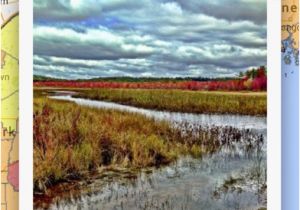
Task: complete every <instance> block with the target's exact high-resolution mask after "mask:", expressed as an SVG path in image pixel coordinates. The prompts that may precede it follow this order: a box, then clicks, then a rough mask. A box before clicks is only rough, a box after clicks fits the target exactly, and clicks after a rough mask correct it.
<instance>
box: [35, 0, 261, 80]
mask: <svg viewBox="0 0 300 210" xmlns="http://www.w3.org/2000/svg"><path fill="white" fill-rule="evenodd" d="M265 64H266V0H209V1H206V0H34V73H35V74H37V75H45V76H52V77H57V78H70V79H71V78H72V79H74V78H92V77H110V76H113V77H114V76H137V77H177V76H179V77H181V76H182V77H185V76H190V77H199V76H202V77H224V76H234V75H237V74H238V72H240V71H245V70H247V69H248V68H250V67H254V66H260V65H265Z"/></svg>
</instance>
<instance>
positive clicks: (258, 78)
mask: <svg viewBox="0 0 300 210" xmlns="http://www.w3.org/2000/svg"><path fill="white" fill-rule="evenodd" d="M34 86H36V87H63V88H123V89H127V88H128V89H182V90H207V91H213V90H224V91H242V90H250V91H265V90H266V89H267V76H266V70H265V68H264V67H260V68H258V69H253V70H250V71H247V72H246V73H244V74H242V75H240V77H239V78H237V79H231V80H211V81H193V80H189V81H163V82H160V81H154V82H111V81H70V80H69V81H36V82H34Z"/></svg>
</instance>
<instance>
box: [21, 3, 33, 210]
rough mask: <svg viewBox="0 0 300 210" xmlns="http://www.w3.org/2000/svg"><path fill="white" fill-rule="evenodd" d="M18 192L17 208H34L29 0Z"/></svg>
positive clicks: (24, 14)
mask: <svg viewBox="0 0 300 210" xmlns="http://www.w3.org/2000/svg"><path fill="white" fill-rule="evenodd" d="M19 5H20V13H19V17H20V42H19V43H20V44H19V53H20V54H19V62H20V68H19V72H20V73H19V74H20V91H19V94H20V96H19V101H20V108H19V110H20V113H19V115H20V141H19V142H20V143H19V144H20V145H19V148H20V155H19V158H20V188H19V189H20V191H19V201H20V202H19V205H20V206H19V209H20V210H23V209H26V210H31V209H33V160H32V159H33V144H32V142H33V141H32V140H33V138H32V131H33V127H32V121H33V120H32V116H33V109H32V107H33V100H32V99H33V96H32V94H33V92H32V91H33V89H32V86H33V84H32V79H33V73H32V72H33V70H32V69H33V68H32V62H33V47H32V40H33V38H32V37H33V36H32V30H33V22H32V20H33V4H32V1H27V0H24V1H23V0H20V2H19Z"/></svg>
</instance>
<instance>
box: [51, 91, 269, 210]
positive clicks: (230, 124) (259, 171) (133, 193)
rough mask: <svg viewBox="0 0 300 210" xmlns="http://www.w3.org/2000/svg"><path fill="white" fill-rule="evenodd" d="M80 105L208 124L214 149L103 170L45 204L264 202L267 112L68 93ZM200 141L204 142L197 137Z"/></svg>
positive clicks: (237, 205)
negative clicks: (146, 165) (218, 111)
mask: <svg viewBox="0 0 300 210" xmlns="http://www.w3.org/2000/svg"><path fill="white" fill-rule="evenodd" d="M51 98H53V99H59V100H68V101H73V102H75V103H77V104H79V105H82V106H92V107H98V108H107V109H117V110H121V111H128V112H134V113H140V114H144V115H146V116H149V117H153V118H155V119H157V120H168V121H170V122H172V123H173V125H174V126H178V127H180V128H181V129H182V133H183V135H184V134H185V132H184V131H185V130H191V129H192V130H193V135H201V132H200V131H201V129H210V130H211V132H212V133H217V135H218V136H219V139H218V142H215V143H216V144H220V145H221V146H219V147H216V148H219V149H218V150H216V151H214V152H213V153H210V154H208V155H205V156H202V157H201V158H198V159H194V158H191V157H182V158H180V159H179V160H178V161H176V162H175V163H173V164H171V165H169V166H167V167H163V168H159V169H151V173H149V170H148V169H147V170H144V171H141V172H139V173H138V174H137V175H136V174H134V175H133V174H131V173H130V172H126V171H113V172H112V171H107V172H104V173H102V174H101V177H98V178H95V179H94V180H93V181H92V182H90V183H89V184H88V185H87V186H86V188H87V189H89V190H87V191H88V193H83V194H82V195H81V196H79V197H78V196H72V194H70V195H69V196H67V198H66V199H59V198H58V199H56V200H55V201H54V202H52V204H51V205H50V206H47V208H49V209H52V210H54V209H66V210H72V209H74V210H75V209H81V210H88V209H92V210H98V209H99V210H100V209H105V210H106V209H120V210H121V209H126V210H127V209H130V210H135V209H136V210H138V209H139V210H140V209H145V210H148V209H149V210H150V209H151V210H152V209H163V210H164V209H166V210H168V209H172V210H177V209H178V210H183V209H195V210H196V209H197V210H199V209H200V210H201V209H204V210H209V209H212V210H218V209H220V210H227V209H228V210H229V209H230V210H232V209H249V210H252V209H253V210H257V209H259V208H260V207H265V206H266V186H267V185H266V141H265V140H266V118H264V117H252V116H236V115H235V116H234V115H204V114H201V115H198V114H183V113H169V112H161V111H154V110H146V109H139V108H135V107H129V106H123V105H118V104H115V103H108V102H101V101H91V100H87V99H77V98H72V97H71V96H70V95H60V96H52V97H51ZM202 143H203V142H202Z"/></svg>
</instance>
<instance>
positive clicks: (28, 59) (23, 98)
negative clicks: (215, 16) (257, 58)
mask: <svg viewBox="0 0 300 210" xmlns="http://www.w3.org/2000/svg"><path fill="white" fill-rule="evenodd" d="M266 1H267V0H266ZM280 11H281V1H280V0H269V1H268V15H267V16H268V170H267V171H268V209H272V210H276V209H280V206H281V193H280V192H281V187H280V183H281V164H280V163H281V146H280V144H281V141H280V137H281V131H280V130H281V126H280V122H281V117H280V113H281V95H280V93H281V82H280V81H281V76H280V75H281V73H280V72H281V68H280V67H281V57H280V51H281V46H280V40H281V37H280V26H281V18H280V17H281V13H280ZM32 20H33V4H32V1H26V0H25V1H22V0H21V1H20V209H22V210H23V209H26V210H31V209H33V181H32V180H33V160H32V158H33V143H32V125H33V122H32V116H33V113H32V111H33V103H32V99H33V95H32V93H33V92H32V79H33V78H32V77H33V73H32V71H33V65H32V61H33V48H32V40H33V38H32V29H33V22H32Z"/></svg>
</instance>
